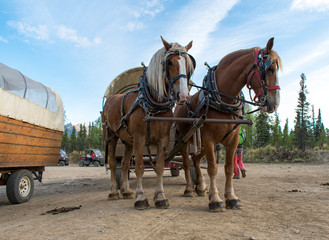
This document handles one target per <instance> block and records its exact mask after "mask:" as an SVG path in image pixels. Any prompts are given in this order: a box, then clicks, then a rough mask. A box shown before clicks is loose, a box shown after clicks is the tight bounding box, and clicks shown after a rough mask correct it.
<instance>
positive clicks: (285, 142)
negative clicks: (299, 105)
mask: <svg viewBox="0 0 329 240" xmlns="http://www.w3.org/2000/svg"><path fill="white" fill-rule="evenodd" d="M290 136H291V134H289V126H288V118H287V119H286V123H285V125H284V128H283V132H282V146H283V147H285V148H289V149H292V145H291V137H290Z"/></svg>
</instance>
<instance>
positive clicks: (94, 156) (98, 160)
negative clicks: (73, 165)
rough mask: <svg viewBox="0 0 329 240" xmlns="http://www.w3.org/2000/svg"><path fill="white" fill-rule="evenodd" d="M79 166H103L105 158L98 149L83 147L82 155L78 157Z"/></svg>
mask: <svg viewBox="0 0 329 240" xmlns="http://www.w3.org/2000/svg"><path fill="white" fill-rule="evenodd" d="M79 161H80V163H79V166H80V167H83V166H89V165H94V166H95V167H99V166H104V164H105V160H104V157H103V154H102V152H101V151H100V150H99V149H85V155H84V157H80V158H79Z"/></svg>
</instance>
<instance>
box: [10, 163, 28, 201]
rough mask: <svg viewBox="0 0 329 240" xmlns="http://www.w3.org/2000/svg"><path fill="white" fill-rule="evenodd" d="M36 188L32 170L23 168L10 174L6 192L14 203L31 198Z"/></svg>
mask: <svg viewBox="0 0 329 240" xmlns="http://www.w3.org/2000/svg"><path fill="white" fill-rule="evenodd" d="M33 190H34V180H33V177H32V174H31V172H30V171H28V170H25V169H21V170H18V171H16V172H13V173H12V174H10V176H9V178H8V182H7V187H6V192H7V197H8V200H9V201H10V202H11V203H13V204H18V203H25V202H27V201H29V200H30V198H31V196H32V193H33Z"/></svg>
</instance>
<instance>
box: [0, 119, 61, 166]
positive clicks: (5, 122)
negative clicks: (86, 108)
mask: <svg viewBox="0 0 329 240" xmlns="http://www.w3.org/2000/svg"><path fill="white" fill-rule="evenodd" d="M61 140H62V131H58V130H53V129H48V128H45V127H41V126H36V125H33V124H30V123H27V122H23V121H19V120H16V119H13V118H9V117H5V116H1V115H0V170H4V169H3V168H6V169H8V168H13V167H28V168H29V167H36V166H56V165H57V164H58V157H59V151H60V147H61Z"/></svg>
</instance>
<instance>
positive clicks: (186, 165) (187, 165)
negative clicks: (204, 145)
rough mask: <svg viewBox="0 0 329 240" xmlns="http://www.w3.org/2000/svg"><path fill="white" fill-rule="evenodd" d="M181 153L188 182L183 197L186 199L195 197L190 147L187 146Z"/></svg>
mask: <svg viewBox="0 0 329 240" xmlns="http://www.w3.org/2000/svg"><path fill="white" fill-rule="evenodd" d="M180 153H181V155H182V158H183V168H184V171H185V180H186V187H185V191H184V195H183V196H184V197H193V196H194V190H193V181H192V177H191V163H190V158H189V156H188V145H185V146H184V148H183V149H182V150H181V152H180Z"/></svg>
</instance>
